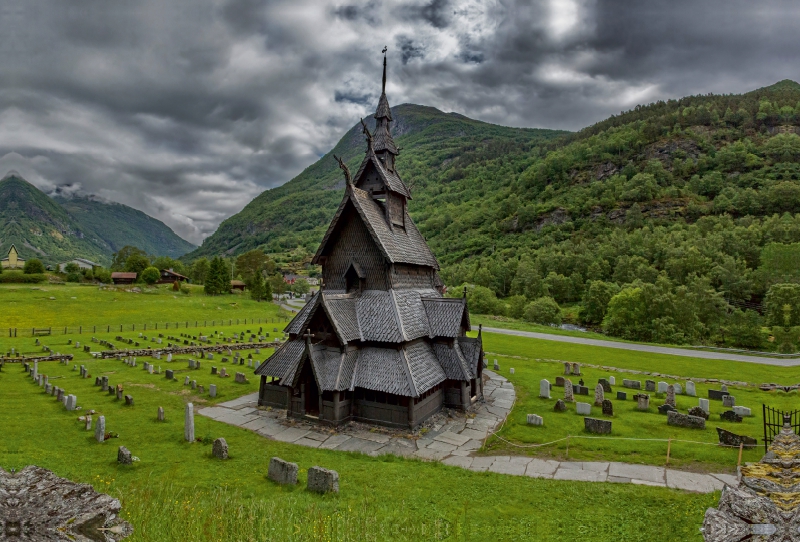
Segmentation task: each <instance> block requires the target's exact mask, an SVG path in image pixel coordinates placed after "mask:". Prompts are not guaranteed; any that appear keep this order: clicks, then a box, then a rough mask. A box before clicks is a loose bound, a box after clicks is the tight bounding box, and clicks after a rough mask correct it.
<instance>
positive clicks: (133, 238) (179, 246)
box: [54, 196, 197, 258]
mask: <svg viewBox="0 0 800 542" xmlns="http://www.w3.org/2000/svg"><path fill="white" fill-rule="evenodd" d="M54 199H55V201H56V202H57V203H59V204H60V205H61V206H62V207H63V208H64V209H66V211H67V212H68V213H69V214H70V215H72V216H73V217H75V218H76V219H78V220H79V221H80V222H81V224H83V225H84V226H85V227H86V228H87V229H91V230H92V231H94V232H97V234H98V235H99V236H101V237H102V239H103V240H104V241H105V242H106V244H107V245H108V246H109V247H110V250H111V252H117V251H119V250H120V249H121V248H123V247H124V246H126V245H132V246H135V247H138V248H140V249H142V250H144V251H145V252H146V253H147V254H153V255H157V256H169V257H170V258H177V257H179V256H182V255H184V254H186V253H187V252H189V251H190V250H194V249H195V248H197V247H196V245H193V244H192V243H190V242H189V241H186V240H184V239H183V238H181V237H179V236H178V235H177V234H176V233H175V232H174V231H172V229H170V227H169V226H167V225H166V224H164V223H163V222H161V221H160V220H158V219H155V218H153V217H152V216H150V215H148V214H145V213H143V212H142V211H139V210H137V209H134V208H133V207H128V206H127V205H123V204H121V203H115V202H113V201H105V200H101V199H98V198H96V197H93V196H82V197H71V198H64V197H56V198H54Z"/></svg>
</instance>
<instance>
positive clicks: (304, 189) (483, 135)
mask: <svg viewBox="0 0 800 542" xmlns="http://www.w3.org/2000/svg"><path fill="white" fill-rule="evenodd" d="M392 115H393V117H394V119H395V121H394V122H393V123H392V134H393V136H394V139H395V141H396V142H397V144H398V146H400V148H401V149H402V150H401V153H400V156H399V158H398V160H397V168H398V171H399V172H400V175H401V176H402V178H403V180H404V181H405V182H406V184H408V185H409V186H410V187H411V190H412V196H413V199H412V201H411V202H410V210H411V212H412V214H413V213H414V212H415V211H418V210H421V209H426V207H427V202H428V200H429V194H428V190H429V189H430V188H432V187H436V186H438V185H447V186H448V187H449V188H450V189H451V190H452V191H453V193H454V194H458V198H459V201H461V200H462V199H463V200H464V201H467V200H470V201H471V200H475V199H479V198H481V197H483V195H484V190H483V188H482V187H481V186H480V185H479V183H476V179H475V178H474V177H472V176H465V175H464V172H465V171H466V170H467V169H468V168H470V167H471V166H473V165H474V166H476V167H478V168H479V169H480V171H481V173H482V174H484V175H487V176H488V175H491V176H492V177H493V178H495V179H498V182H502V181H500V180H501V179H504V180H505V182H506V183H510V182H511V181H512V180H513V179H514V177H515V176H516V175H518V174H519V173H520V171H522V169H519V168H523V169H524V167H526V166H527V165H530V164H531V163H533V161H534V160H535V159H536V156H538V155H539V154H540V153H541V152H542V151H541V150H539V148H540V146H541V145H543V144H545V143H547V142H548V141H550V140H552V139H554V138H557V137H559V136H561V135H564V134H566V133H567V132H562V131H557V130H534V129H521V128H506V127H503V126H496V125H493V124H487V123H485V122H479V121H476V120H472V119H469V118H467V117H464V116H462V115H458V114H455V113H443V112H441V111H439V110H438V109H434V108H432V107H423V106H418V105H409V104H404V105H400V106H397V107H394V108H392ZM365 122H366V123H367V125H368V126H369V128H370V129H374V128H375V119H373V118H372V116H370V117H368V118H367V119H365ZM365 149H366V142H365V140H364V135H363V134H362V133H361V124H360V123H358V124H356V125H355V126H353V128H352V129H351V130H349V131H348V132H347V134H345V135H344V137H342V139H341V140H340V141H339V143H338V144H337V145H336V146H335V147H334V148H333V149H332V150H331V152H329V153H328V154H326V155H325V156H324V157H322V158H321V159H320V160H319V161H318V162H316V163H315V164H313V165H311V166H309V167H308V168H307V169H306V170H305V171H303V172H302V173H301V174H300V175H298V176H297V177H295V178H294V179H292V180H291V181H289V182H287V183H286V184H284V185H283V186H280V187H278V188H273V189H271V190H267V191H265V192H263V193H262V194H261V195H259V196H258V197H257V198H255V199H254V200H253V201H252V202H250V203H249V204H248V205H247V206H246V207H245V208H244V209H243V210H242V211H241V212H240V213H238V214H236V215H234V216H232V217H230V218H228V219H227V220H225V221H224V222H223V223H222V224H220V226H219V228H218V229H217V231H216V232H215V233H214V234H213V235H211V236H210V237H208V238H207V239H206V240H205V241H203V244H202V246H201V247H200V248H198V249H197V250H196V251H194V252H192V253H190V254H187V255H186V256H185V259H186V260H189V261H191V260H193V259H195V258H198V257H201V256H205V257H208V256H213V255H226V256H230V255H238V254H241V253H244V252H247V251H248V250H251V249H254V248H259V247H260V248H263V249H264V250H266V251H267V252H283V251H290V250H293V249H295V248H296V247H298V246H303V247H305V249H306V250H307V251H308V252H313V251H315V250H316V248H317V245H318V244H319V242H320V241H321V240H322V236H323V235H324V234H325V229H326V228H327V227H328V224H329V223H330V220H331V218H333V214H334V213H335V212H336V208H337V207H338V205H339V202H340V201H341V199H342V195H343V193H344V178H343V176H342V172H341V170H340V169H339V167H338V164H337V163H336V161H335V160H334V158H333V155H334V154H335V155H336V156H339V157H342V158H343V159H344V161H345V162H346V163H347V164H348V166H349V168H350V170H351V171H352V172H353V173H355V172H356V171H357V170H358V167H359V165H360V164H361V161H362V160H363V158H364V151H365Z"/></svg>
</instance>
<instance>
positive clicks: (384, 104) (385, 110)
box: [373, 47, 399, 170]
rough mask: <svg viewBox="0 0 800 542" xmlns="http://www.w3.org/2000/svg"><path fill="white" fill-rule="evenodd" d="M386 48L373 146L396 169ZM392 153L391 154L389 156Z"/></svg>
mask: <svg viewBox="0 0 800 542" xmlns="http://www.w3.org/2000/svg"><path fill="white" fill-rule="evenodd" d="M386 50H387V48H386V47H384V48H383V81H382V86H381V98H380V100H378V109H377V110H376V111H375V132H374V133H373V138H374V143H373V148H374V150H375V153H376V154H378V155H379V156H382V157H383V158H382V159H383V161H384V163H385V164H386V165H387V166H388V168H389V169H390V170H393V169H394V157H395V156H397V155H398V154H399V151H398V150H397V145H395V144H394V140H393V139H392V133H391V130H390V128H389V123H390V122H392V110H391V108H390V107H389V100H388V99H387V98H386ZM389 155H391V156H389Z"/></svg>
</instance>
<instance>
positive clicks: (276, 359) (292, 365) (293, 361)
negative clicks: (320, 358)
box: [255, 339, 306, 384]
mask: <svg viewBox="0 0 800 542" xmlns="http://www.w3.org/2000/svg"><path fill="white" fill-rule="evenodd" d="M305 351H306V343H305V341H304V340H302V339H294V340H291V341H286V342H285V343H284V344H283V346H281V347H280V348H278V349H277V350H276V351H275V353H273V354H272V355H271V356H270V357H269V358H267V359H266V361H264V363H262V364H261V365H259V366H258V368H257V369H256V370H255V374H257V375H261V376H274V377H276V378H279V379H280V380H281V384H286V383H291V381H292V380H293V379H294V375H295V373H296V372H297V369H298V367H299V366H300V362H301V361H303V357H304V355H305Z"/></svg>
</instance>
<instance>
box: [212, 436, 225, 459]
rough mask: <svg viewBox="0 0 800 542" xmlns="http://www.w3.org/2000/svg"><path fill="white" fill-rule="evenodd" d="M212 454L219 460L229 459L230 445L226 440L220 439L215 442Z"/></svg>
mask: <svg viewBox="0 0 800 542" xmlns="http://www.w3.org/2000/svg"><path fill="white" fill-rule="evenodd" d="M211 453H212V454H214V457H216V458H217V459H228V443H227V442H226V441H225V439H224V438H218V439H217V440H215V441H214V446H213V447H212V449H211Z"/></svg>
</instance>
